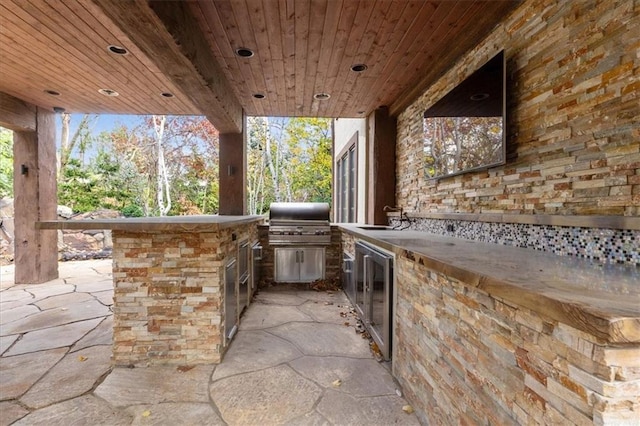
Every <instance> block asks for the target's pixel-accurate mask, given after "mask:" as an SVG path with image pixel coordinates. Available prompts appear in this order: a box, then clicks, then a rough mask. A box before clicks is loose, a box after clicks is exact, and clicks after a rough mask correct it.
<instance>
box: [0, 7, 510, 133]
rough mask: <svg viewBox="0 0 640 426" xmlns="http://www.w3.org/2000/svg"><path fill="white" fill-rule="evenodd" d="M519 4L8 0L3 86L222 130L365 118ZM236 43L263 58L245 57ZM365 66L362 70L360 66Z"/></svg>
mask: <svg viewBox="0 0 640 426" xmlns="http://www.w3.org/2000/svg"><path fill="white" fill-rule="evenodd" d="M517 4H518V2H517V1H510V0H503V1H496V0H492V1H491V0H489V1H477V0H473V1H471V0H465V1H456V0H442V1H435V0H434V1H427V0H380V1H372V0H307V1H304V0H214V1H210V0H190V1H188V2H179V1H165V0H152V1H148V2H147V1H140V0H3V1H1V2H0V77H1V78H0V91H2V92H5V93H8V94H10V95H12V96H15V97H18V98H20V99H23V100H25V101H28V102H31V103H33V104H36V105H41V106H45V107H53V106H61V107H63V108H65V109H66V110H68V111H75V112H92V113H93V112H95V113H126V114H150V113H163V114H204V115H207V117H209V119H210V120H211V121H212V123H213V124H214V125H216V126H217V127H219V128H220V129H222V130H225V131H233V129H237V127H238V124H237V121H238V116H239V115H238V114H240V115H241V110H242V109H243V110H244V112H245V113H246V114H248V115H266V116H324V117H364V116H366V115H367V114H368V113H370V112H371V111H372V110H374V109H375V108H377V107H379V106H381V105H387V106H390V107H391V110H392V112H395V113H397V112H399V111H400V110H401V109H402V108H403V107H405V106H406V105H407V104H408V103H409V102H411V101H412V100H413V99H415V98H416V97H417V96H418V95H419V94H420V93H421V92H422V91H424V90H425V89H426V88H427V87H428V86H429V85H430V84H432V83H433V82H434V81H435V80H436V79H437V78H438V77H439V76H440V75H442V73H444V72H445V71H446V70H447V69H448V68H449V67H451V65H453V63H454V62H455V61H456V59H457V58H459V57H460V55H461V54H463V53H464V52H465V51H467V50H468V49H469V48H471V47H473V46H474V45H475V44H477V43H478V42H479V40H480V39H482V37H484V36H485V35H486V34H488V32H489V31H490V30H491V29H492V28H493V27H495V25H496V24H497V23H498V22H499V21H500V20H502V19H503V18H504V17H505V15H506V14H507V13H509V12H510V11H511V10H512V9H513V8H514V6H516V5H517ZM109 45H117V46H121V47H124V48H126V49H127V50H128V52H129V53H128V54H126V55H114V54H113V53H111V52H109V51H108V50H107V46H109ZM239 48H245V49H250V50H251V51H253V53H254V54H253V56H252V57H240V56H238V55H237V54H236V50H237V49H239ZM358 64H364V65H366V69H365V70H364V71H362V72H355V71H352V69H351V67H352V66H354V65H358ZM98 89H111V90H115V91H117V92H118V93H119V96H117V97H109V96H104V95H102V94H99V93H98ZM45 90H53V91H56V92H59V93H60V95H59V96H52V95H50V94H47V93H46V92H45ZM162 93H172V94H173V95H174V97H172V98H167V97H164V96H162ZM318 93H326V94H328V95H330V97H329V99H325V100H317V99H314V95H315V94H318ZM256 94H260V95H263V96H264V97H263V98H261V99H258V98H256V97H255V96H254V95H256Z"/></svg>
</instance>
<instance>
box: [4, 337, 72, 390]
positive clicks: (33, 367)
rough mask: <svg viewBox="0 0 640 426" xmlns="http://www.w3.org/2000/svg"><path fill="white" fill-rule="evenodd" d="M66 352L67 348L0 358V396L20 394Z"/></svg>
mask: <svg viewBox="0 0 640 426" xmlns="http://www.w3.org/2000/svg"><path fill="white" fill-rule="evenodd" d="M65 353H67V348H60V349H52V350H49V351H40V352H35V353H31V354H26V355H17V356H10V357H8V356H3V357H2V358H0V377H2V380H0V398H1V399H2V400H8V399H13V398H17V397H19V396H21V395H22V394H23V393H25V392H27V391H28V390H29V389H30V388H31V386H33V385H34V384H35V383H36V382H37V381H38V380H39V379H40V377H42V376H44V375H45V374H46V373H47V371H49V369H50V368H51V367H53V366H54V365H55V364H56V363H57V362H58V361H60V360H61V359H62V357H63V356H64V355H65Z"/></svg>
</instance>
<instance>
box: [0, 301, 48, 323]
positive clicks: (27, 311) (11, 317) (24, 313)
mask: <svg viewBox="0 0 640 426" xmlns="http://www.w3.org/2000/svg"><path fill="white" fill-rule="evenodd" d="M38 312H40V309H38V307H37V306H34V305H22V306H17V307H15V308H13V309H3V310H2V312H0V324H8V323H10V322H13V321H18V320H21V319H24V318H26V317H28V316H31V315H33V314H37V313H38Z"/></svg>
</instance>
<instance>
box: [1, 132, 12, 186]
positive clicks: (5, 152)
mask: <svg viewBox="0 0 640 426" xmlns="http://www.w3.org/2000/svg"><path fill="white" fill-rule="evenodd" d="M3 197H13V132H11V130H9V129H5V128H2V127H0V198H3Z"/></svg>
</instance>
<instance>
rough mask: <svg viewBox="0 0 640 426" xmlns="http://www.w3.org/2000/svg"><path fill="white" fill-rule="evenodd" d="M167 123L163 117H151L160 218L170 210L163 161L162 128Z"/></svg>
mask: <svg viewBox="0 0 640 426" xmlns="http://www.w3.org/2000/svg"><path fill="white" fill-rule="evenodd" d="M166 122H167V117H166V116H165V115H154V116H153V130H154V131H155V139H156V140H155V142H156V143H155V145H156V158H157V160H156V161H157V163H156V169H157V175H156V183H157V187H156V200H157V202H158V212H159V213H160V216H166V215H167V213H169V210H171V185H170V178H169V173H168V170H167V166H166V164H165V161H164V146H163V139H164V127H165V124H166Z"/></svg>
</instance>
